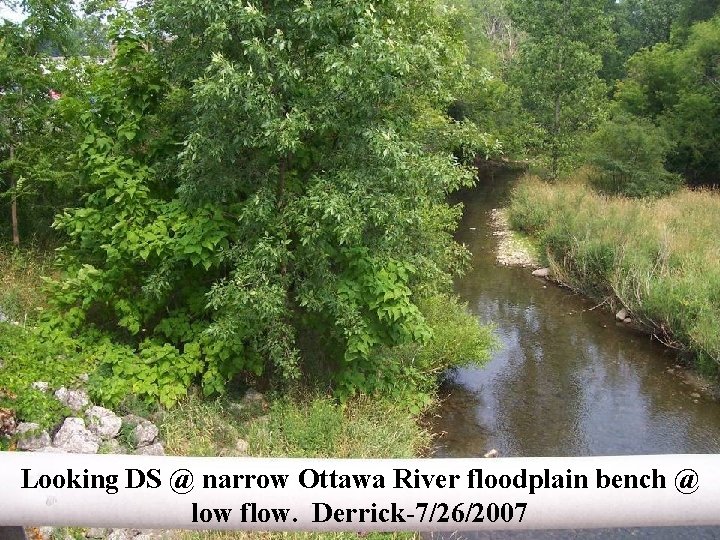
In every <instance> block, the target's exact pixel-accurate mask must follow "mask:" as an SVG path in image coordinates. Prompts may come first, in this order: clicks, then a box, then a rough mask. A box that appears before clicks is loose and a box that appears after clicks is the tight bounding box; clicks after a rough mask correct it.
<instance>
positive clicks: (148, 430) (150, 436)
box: [133, 420, 159, 448]
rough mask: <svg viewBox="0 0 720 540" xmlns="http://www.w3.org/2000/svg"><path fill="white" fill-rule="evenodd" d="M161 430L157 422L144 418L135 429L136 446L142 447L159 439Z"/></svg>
mask: <svg viewBox="0 0 720 540" xmlns="http://www.w3.org/2000/svg"><path fill="white" fill-rule="evenodd" d="M158 433H159V430H158V428H157V426H156V425H155V424H153V423H152V422H150V421H149V420H143V421H142V422H140V423H139V424H138V425H137V426H135V429H134V430H133V435H135V447H136V448H142V447H143V446H150V445H151V444H152V443H154V442H155V439H157V436H158Z"/></svg>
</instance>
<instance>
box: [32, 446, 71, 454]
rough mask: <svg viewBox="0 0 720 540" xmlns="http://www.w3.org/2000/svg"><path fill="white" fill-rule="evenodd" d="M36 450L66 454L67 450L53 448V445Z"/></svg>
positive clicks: (45, 452) (44, 452)
mask: <svg viewBox="0 0 720 540" xmlns="http://www.w3.org/2000/svg"><path fill="white" fill-rule="evenodd" d="M37 451H38V452H42V453H43V454H67V451H65V450H63V449H62V448H55V447H54V446H46V447H45V448H41V449H40V450H37Z"/></svg>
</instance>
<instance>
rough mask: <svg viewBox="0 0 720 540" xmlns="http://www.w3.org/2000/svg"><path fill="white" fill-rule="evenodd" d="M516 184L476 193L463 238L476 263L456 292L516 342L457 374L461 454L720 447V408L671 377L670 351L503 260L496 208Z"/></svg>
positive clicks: (454, 437) (452, 423) (456, 436)
mask: <svg viewBox="0 0 720 540" xmlns="http://www.w3.org/2000/svg"><path fill="white" fill-rule="evenodd" d="M507 185H509V184H506V185H505V187H503V186H499V185H491V187H490V188H488V187H487V185H486V186H485V187H484V188H483V187H480V188H478V189H477V190H476V191H475V192H474V193H472V194H471V195H468V196H467V197H466V198H465V202H466V215H465V219H464V222H463V229H461V234H460V240H461V241H465V242H466V243H467V244H468V245H469V246H470V248H471V250H472V251H473V253H474V254H475V257H474V259H475V260H474V268H473V270H472V271H471V272H470V273H469V274H468V275H466V276H465V278H464V279H462V280H461V281H460V282H459V283H458V284H457V290H458V293H459V294H461V296H463V298H465V299H467V300H468V301H469V302H470V305H471V308H472V309H473V310H474V311H475V312H476V313H477V315H478V318H479V319H480V320H481V321H483V322H494V323H496V324H497V325H498V332H499V333H500V335H501V337H502V339H503V341H504V342H505V349H504V350H502V351H500V352H499V353H497V355H496V357H497V358H496V360H495V361H494V362H493V363H491V364H490V365H489V366H487V367H485V368H483V369H482V370H481V371H473V370H469V371H462V370H461V371H459V372H458V373H459V375H458V378H459V381H460V383H461V384H460V386H459V387H458V388H454V389H453V396H452V398H451V399H450V400H449V401H448V403H447V405H448V407H450V409H449V410H448V411H447V413H446V412H445V411H443V414H444V415H445V418H444V419H443V422H442V424H443V426H445V429H447V430H448V431H449V432H450V435H449V437H448V439H447V443H448V444H450V443H452V445H455V446H453V447H454V448H455V449H456V450H457V452H453V455H481V454H482V453H484V452H485V451H486V450H487V449H488V446H490V445H492V446H496V447H497V448H498V449H499V450H500V451H501V453H503V455H526V456H532V455H551V454H558V455H586V454H602V453H606V454H607V453H656V452H690V451H694V452H707V451H711V452H717V451H718V450H719V449H720V404H718V403H707V402H706V403H701V404H697V405H696V404H694V403H693V402H692V399H690V398H689V394H690V393H691V392H693V390H692V389H691V388H690V387H687V386H684V385H682V384H681V383H680V380H679V379H678V378H676V377H675V376H672V375H670V374H667V373H665V372H664V370H665V367H666V366H667V363H665V362H664V361H663V358H662V356H663V352H662V349H660V348H659V347H654V346H652V345H651V344H649V343H645V342H644V339H645V337H644V336H633V335H632V334H631V333H629V332H628V331H627V330H626V329H622V330H616V329H615V328H614V327H613V326H612V325H613V323H612V318H611V316H610V315H608V314H607V313H602V312H600V311H595V312H586V313H582V314H580V313H578V312H580V311H582V310H583V309H587V308H589V307H591V306H589V305H585V304H584V303H583V301H582V300H580V299H578V298H577V297H575V296H572V295H570V294H569V293H567V292H565V291H562V290H559V289H557V288H555V287H553V286H549V287H548V288H547V289H542V288H541V287H539V286H538V283H537V281H536V280H535V279H534V278H532V277H530V276H529V273H528V271H527V270H523V269H507V268H498V267H496V266H495V263H494V249H495V241H496V240H495V238H493V237H492V235H491V234H490V233H489V232H488V230H487V213H488V211H489V210H490V209H491V208H493V207H494V206H497V202H498V200H499V198H500V197H501V196H504V193H505V192H506V191H507ZM483 190H485V191H484V192H483ZM490 192H492V193H490ZM488 193H490V195H488ZM470 227H476V228H477V229H478V230H477V231H470V230H469V228H470ZM570 312H573V315H569V313H570ZM603 325H608V326H610V328H607V329H604V328H603ZM451 404H452V405H451Z"/></svg>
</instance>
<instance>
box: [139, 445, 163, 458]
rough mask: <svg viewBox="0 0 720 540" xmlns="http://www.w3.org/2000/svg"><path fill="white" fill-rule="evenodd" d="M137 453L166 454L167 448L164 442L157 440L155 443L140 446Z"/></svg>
mask: <svg viewBox="0 0 720 540" xmlns="http://www.w3.org/2000/svg"><path fill="white" fill-rule="evenodd" d="M135 454H137V455H138V456H164V455H165V448H164V447H163V445H162V443H159V442H156V443H155V444H151V445H149V446H143V447H141V448H138V449H137V451H136V452H135Z"/></svg>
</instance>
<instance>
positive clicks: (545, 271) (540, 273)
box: [532, 268, 550, 278]
mask: <svg viewBox="0 0 720 540" xmlns="http://www.w3.org/2000/svg"><path fill="white" fill-rule="evenodd" d="M532 275H533V276H535V277H539V278H548V277H550V269H549V268H540V269H538V270H535V271H534V272H533V273H532Z"/></svg>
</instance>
